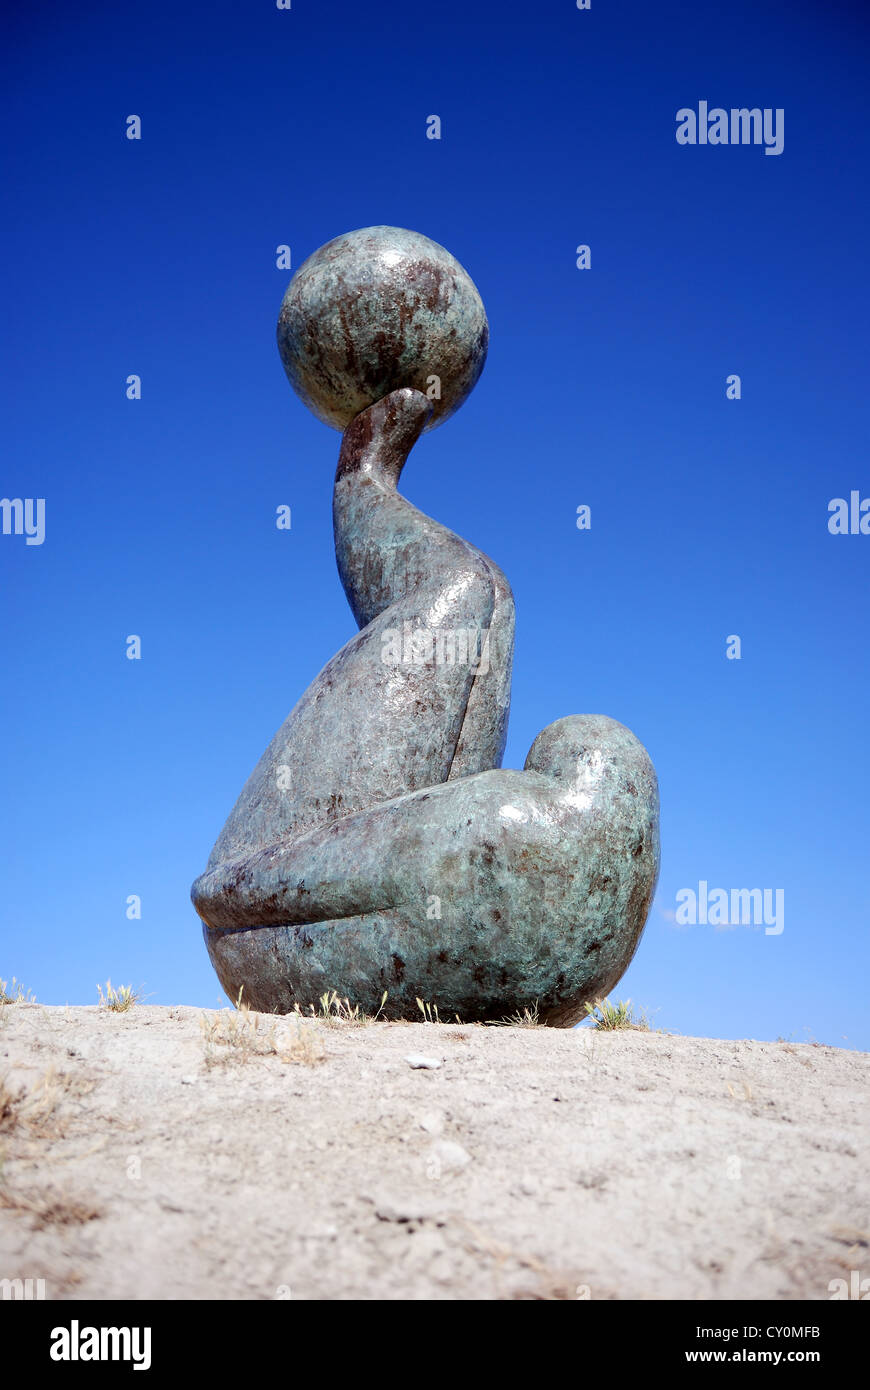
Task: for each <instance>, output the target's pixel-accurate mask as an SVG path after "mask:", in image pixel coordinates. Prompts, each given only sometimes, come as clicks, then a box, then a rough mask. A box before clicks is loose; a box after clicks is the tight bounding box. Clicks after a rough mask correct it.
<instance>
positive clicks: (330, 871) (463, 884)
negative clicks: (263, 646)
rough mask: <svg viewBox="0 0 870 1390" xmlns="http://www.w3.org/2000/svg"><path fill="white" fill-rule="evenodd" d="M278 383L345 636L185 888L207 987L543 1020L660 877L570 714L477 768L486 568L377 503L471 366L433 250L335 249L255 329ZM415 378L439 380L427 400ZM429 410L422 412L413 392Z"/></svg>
mask: <svg viewBox="0 0 870 1390" xmlns="http://www.w3.org/2000/svg"><path fill="white" fill-rule="evenodd" d="M278 340H279V346H280V350H281V355H282V358H283V361H284V365H285V368H286V371H287V374H288V376H289V378H290V381H291V383H292V385H293V386H294V388H295V389H296V390H297V392H298V393H299V395H300V396H301V397H302V399H303V400H304V401H305V403H306V404H307V405H308V406H309V407H310V409H311V410H313V411H314V413H315V414H316V415H317V416H318V417H319V418H320V419H322V420H324V421H326V422H327V423H329V424H331V425H333V426H335V427H336V428H338V429H341V430H343V440H342V446H341V452H340V457H339V461H338V469H337V472H336V478H335V493H334V525H335V548H336V557H337V560H338V568H339V573H340V575H341V580H342V583H343V585H344V589H345V593H346V594H347V598H348V602H349V603H350V606H351V609H352V610H353V614H354V617H355V618H356V621H357V623H358V625H359V628H360V631H359V633H358V634H357V635H356V636H355V637H352V638H351V639H350V641H349V642H348V643H347V644H346V645H345V646H344V647H343V648H342V649H341V651H340V652H338V653H337V654H336V656H334V657H333V658H332V660H331V661H330V662H329V663H328V665H327V666H326V667H325V668H324V669H323V670H322V671H321V672H320V675H319V676H317V678H316V679H315V680H314V682H313V683H312V684H311V685H310V686H309V688H308V690H307V691H306V692H305V694H304V695H303V696H302V698H301V699H300V700H299V702H298V704H297V705H296V706H295V708H294V709H293V710H292V712H291V713H290V715H289V716H288V718H287V719H286V720H285V722H284V724H283V725H282V726H281V728H280V729H279V730H278V733H277V734H276V735H275V737H274V739H273V740H272V742H271V744H270V745H269V747H268V748H267V749H266V752H265V753H264V754H263V756H262V758H261V759H260V761H259V763H258V764H257V766H256V768H255V769H254V771H253V773H252V774H251V776H250V778H249V779H248V782H247V784H246V785H245V787H244V789H243V791H242V794H241V796H240V797H239V800H238V802H237V803H236V806H235V808H234V809H233V811H232V813H231V815H230V817H229V820H228V821H227V823H226V825H225V826H224V828H223V830H222V832H221V834H220V836H219V838H218V841H217V843H216V845H215V847H214V850H213V851H212V854H211V858H210V859H209V862H208V867H207V869H206V871H205V873H204V874H203V875H202V876H201V877H200V878H198V879H197V881H196V883H195V884H194V886H193V890H192V898H193V902H194V906H195V907H196V910H197V912H198V913H199V915H200V917H201V918H202V920H203V923H204V928H203V932H204V936H205V940H206V944H207V946H208V950H209V954H210V956H211V960H212V962H213V964H214V966H215V969H216V970H217V973H218V976H219V978H220V981H221V984H222V985H223V987H224V989H225V990H226V991H227V993H228V994H229V995H230V997H231V998H233V999H235V998H236V997H237V996H238V994H239V990H240V989H242V990H243V991H244V998H245V999H246V1000H247V1002H248V1003H249V1004H250V1005H251V1006H252V1007H253V1008H255V1009H260V1010H264V1011H267V1012H273V1013H284V1012H287V1011H288V1010H290V1009H292V1008H293V1007H294V1005H295V1004H296V1003H298V1004H300V1006H302V1007H303V1008H304V1007H305V1006H307V1005H308V1004H310V1003H312V1002H315V1001H316V1000H317V999H318V998H319V997H320V996H321V995H322V994H323V993H324V991H326V990H336V991H337V992H338V994H339V995H340V996H341V997H342V998H344V997H347V998H348V999H349V1000H350V1002H351V1004H354V1005H356V1004H358V1005H359V1006H360V1008H361V1009H362V1010H363V1011H369V1012H375V1011H376V1010H377V1008H378V1006H379V1004H380V1002H381V999H382V996H383V994H384V991H386V992H387V1000H386V1003H385V1005H384V1009H383V1013H384V1015H385V1016H386V1017H388V1018H413V1017H417V1018H419V1016H420V1015H419V1009H418V1006H417V1003H416V1000H417V999H423V1000H425V1001H427V1002H430V1003H432V1004H435V1005H437V1006H438V1009H439V1011H440V1015H441V1017H442V1018H453V1017H454V1015H458V1016H459V1017H460V1018H461V1019H462V1020H463V1022H471V1021H475V1020H487V1019H490V1020H492V1019H502V1018H504V1017H505V1016H506V1015H509V1014H511V1013H513V1012H515V1011H518V1010H523V1009H526V1008H528V1009H533V1008H535V1007H537V1009H538V1012H539V1016H540V1018H541V1019H542V1020H543V1021H544V1022H547V1023H551V1024H556V1025H560V1026H567V1025H570V1024H572V1023H574V1022H576V1021H577V1020H578V1019H579V1018H580V1017H582V1016H583V1013H584V1005H585V1003H586V1002H587V1001H589V1000H592V999H595V998H598V997H600V996H602V995H604V994H606V993H607V992H608V991H609V990H610V989H611V988H612V987H613V985H614V984H615V983H616V981H617V980H618V979H619V977H620V976H621V975H622V973H623V971H624V970H625V968H626V966H627V965H628V963H629V961H630V959H631V957H632V955H633V954H634V951H635V948H636V946H637V943H638V940H639V938H640V934H641V932H642V930H643V927H644V923H645V921H646V917H647V913H648V910H649V905H650V901H651V899H652V895H653V891H654V888H655V882H656V877H657V874H658V858H659V845H658V789H657V784H656V776H655V772H654V770H653V766H652V763H651V762H650V759H649V757H648V755H647V753H646V751H645V750H644V748H643V747H642V745H641V744H640V743H639V742H638V740H637V739H636V738H635V737H634V735H633V734H632V733H631V732H630V731H629V730H628V729H626V728H624V727H623V725H621V724H618V723H616V721H615V720H612V719H608V718H606V717H605V716H603V715H572V716H569V717H568V718H564V719H559V720H557V721H556V723H554V724H551V725H549V726H548V727H547V728H546V729H544V730H543V732H542V733H540V734H539V735H538V737H537V738H536V739H535V741H534V743H533V745H532V748H531V751H530V752H529V755H528V757H527V758H526V763H525V768H524V770H523V771H522V772H518V771H511V770H507V769H502V768H501V767H500V764H501V758H502V754H503V752H504V745H505V736H506V728H507V718H508V709H509V702H510V679H511V664H512V649H513V629H514V609H513V600H512V597H511V591H510V588H509V586H508V583H507V581H506V579H505V578H504V576H503V574H502V573H501V571H500V570H499V569H498V567H497V566H496V565H495V564H493V562H492V561H491V560H490V559H488V558H487V556H485V555H483V554H482V553H481V552H480V551H479V550H476V549H475V548H474V547H473V546H472V545H470V544H469V543H468V542H467V541H464V540H462V539H461V538H460V537H459V536H456V535H454V534H453V533H452V532H450V531H448V530H446V529H445V527H443V526H440V525H439V524H438V523H437V522H435V521H432V520H430V518H429V517H427V516H424V515H423V514H422V513H421V512H419V511H418V510H417V509H416V508H415V507H413V506H412V505H411V504H410V503H409V502H407V501H406V500H405V499H404V498H403V497H401V496H400V495H399V493H398V491H397V484H398V481H399V476H400V474H401V472H402V468H403V467H404V464H405V461H406V459H407V457H408V454H409V453H410V450H411V449H412V447H413V445H414V443H415V442H416V440H417V439H418V438H419V435H420V433H421V432H422V430H424V429H425V428H427V427H430V428H431V427H432V426H433V425H436V424H438V423H440V422H441V421H442V420H444V419H445V418H446V417H447V416H448V415H450V414H451V413H452V412H453V411H454V410H456V409H457V408H458V407H459V406H460V405H461V404H462V401H463V400H464V399H465V397H466V396H467V395H468V393H469V392H470V391H471V389H472V388H473V386H474V384H475V382H476V381H477V378H478V377H479V375H480V372H481V370H482V367H483V363H484V360H485V357H486V349H487V342H488V326H487V321H486V315H485V312H484V309H483V305H482V303H481V301H480V297H479V295H478V293H477V290H476V289H475V287H474V285H473V283H472V281H471V280H470V278H469V277H468V275H467V274H466V272H465V271H464V270H463V269H462V267H461V266H460V265H459V264H458V262H457V261H455V260H454V258H453V257H452V256H451V255H450V254H449V253H448V252H447V251H445V250H444V248H443V247H440V246H437V245H436V244H435V243H434V242H432V241H429V240H428V239H427V238H426V237H423V236H420V235H418V234H417V233H414V232H408V231H403V230H400V229H398V228H394V227H370V228H367V229H365V230H363V231H359V232H352V233H349V234H348V235H346V236H342V237H338V238H337V239H336V240H335V241H331V242H329V243H328V245H326V246H324V247H322V248H321V249H320V250H319V251H317V252H316V253H315V254H314V255H313V256H311V257H310V258H309V260H307V261H306V262H305V264H304V265H303V266H302V267H301V268H300V269H299V271H298V272H297V274H296V275H295V276H294V278H293V280H292V282H291V284H290V287H289V289H288V291H287V294H286V296H285V299H284V303H283V305H282V308H281V315H280V319H279V324H278ZM434 383H437V386H435V385H434ZM430 397H434V399H430Z"/></svg>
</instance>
